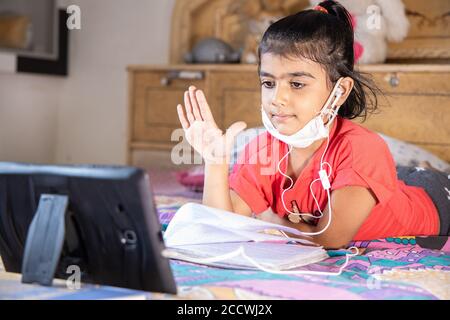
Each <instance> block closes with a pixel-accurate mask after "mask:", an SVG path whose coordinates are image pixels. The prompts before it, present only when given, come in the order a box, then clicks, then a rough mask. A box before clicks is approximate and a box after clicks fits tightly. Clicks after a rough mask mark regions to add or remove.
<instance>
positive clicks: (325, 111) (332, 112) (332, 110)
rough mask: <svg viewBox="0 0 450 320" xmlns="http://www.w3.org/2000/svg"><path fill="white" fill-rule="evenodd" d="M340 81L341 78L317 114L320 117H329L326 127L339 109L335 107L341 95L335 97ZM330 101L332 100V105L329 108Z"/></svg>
mask: <svg viewBox="0 0 450 320" xmlns="http://www.w3.org/2000/svg"><path fill="white" fill-rule="evenodd" d="M342 79H343V77H341V78H339V79H338V81H337V82H336V84H335V85H334V88H333V90H332V91H331V94H330V96H329V97H328V99H327V102H325V105H324V107H323V108H322V109H321V110H320V112H319V115H320V116H327V115H330V116H329V117H328V121H327V122H326V126H329V125H330V123H331V122H332V121H333V120H334V118H335V117H336V116H337V114H338V110H339V107H337V108H335V106H336V104H337V102H338V100H339V99H340V97H341V96H342V94H339V95H337V92H338V90H339V89H340V87H339V86H340V84H341V81H342ZM332 99H334V101H333V103H332V104H331V106H330V102H331V101H332Z"/></svg>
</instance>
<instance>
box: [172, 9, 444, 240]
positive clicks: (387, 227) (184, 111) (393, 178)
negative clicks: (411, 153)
mask: <svg viewBox="0 0 450 320" xmlns="http://www.w3.org/2000/svg"><path fill="white" fill-rule="evenodd" d="M259 76H260V80H261V96H262V108H261V114H262V120H263V124H264V126H265V127H266V129H267V132H266V133H264V134H262V135H260V136H258V138H256V139H254V140H253V141H251V142H250V143H249V144H248V145H247V146H246V149H245V150H244V152H242V155H241V158H240V159H239V161H238V163H237V164H236V165H235V166H234V168H233V171H232V173H231V174H230V175H229V171H228V165H227V162H229V160H230V159H229V158H230V152H231V147H232V144H233V140H234V138H235V137H236V136H237V134H238V133H239V132H240V131H242V130H244V129H245V127H246V125H245V123H243V122H237V123H235V124H233V125H232V126H231V127H230V128H229V129H228V130H227V131H226V133H225V134H223V133H222V131H221V130H220V129H218V127H217V125H216V124H215V122H214V119H213V117H212V114H211V111H210V108H209V106H208V104H207V101H206V98H205V96H204V94H203V92H202V91H201V90H197V89H196V88H195V87H192V86H191V87H190V88H189V90H188V91H187V92H185V96H184V103H185V108H183V107H182V106H181V105H178V106H177V110H178V115H179V118H180V122H181V124H182V126H183V128H184V130H185V133H186V138H187V140H188V141H189V143H190V144H191V145H192V146H193V147H194V149H195V150H196V151H198V152H199V153H200V154H201V155H202V156H203V158H204V160H205V166H206V167H205V184H204V195H203V204H204V205H207V206H211V207H214V208H219V209H223V210H227V211H232V212H235V213H238V214H242V215H246V216H251V215H252V214H256V217H258V218H260V219H263V220H267V221H270V222H274V223H278V224H283V225H286V226H289V227H293V228H296V229H298V230H299V231H301V232H303V233H304V234H305V235H306V236H310V237H312V239H313V241H315V242H317V243H318V244H320V245H322V246H324V247H326V248H340V247H343V246H345V245H347V244H348V243H349V242H350V241H351V240H369V239H377V238H384V237H392V236H405V235H437V234H448V230H449V224H450V223H449V211H450V210H449V205H448V203H449V202H448V199H447V198H446V197H445V191H443V192H441V193H439V192H438V191H437V189H438V187H436V183H437V182H436V181H437V180H439V181H440V183H441V184H440V185H439V186H440V187H439V188H440V189H442V190H444V185H443V184H444V183H446V186H447V188H448V189H450V186H449V184H448V181H449V180H448V179H447V177H446V176H444V174H443V173H438V172H437V171H433V170H420V171H417V170H415V169H414V170H403V173H402V174H403V175H404V177H403V180H405V181H406V180H408V181H409V185H407V184H406V183H405V182H404V181H402V180H400V179H399V178H401V177H400V176H399V177H398V176H397V172H396V166H395V163H394V160H393V158H392V155H391V153H390V152H389V149H388V147H387V145H386V143H385V142H384V141H383V139H382V138H381V137H380V136H379V135H378V134H376V133H374V132H371V131H370V130H368V129H366V128H364V127H362V126H360V125H358V124H356V123H354V122H352V121H350V120H349V119H354V118H356V117H363V118H364V119H365V117H366V116H367V113H368V112H373V111H374V110H376V107H377V99H376V93H377V89H376V87H375V86H373V84H372V82H371V81H370V80H368V79H367V78H365V77H363V76H362V75H361V74H360V73H359V72H357V71H355V70H354V53H353V28H352V24H351V18H350V15H349V13H348V12H347V11H346V10H345V8H344V7H342V6H341V5H340V4H339V3H337V2H335V1H324V2H321V3H320V5H319V6H317V7H315V8H314V9H312V10H305V11H302V12H299V13H297V14H294V15H291V16H288V17H285V18H283V19H281V20H279V21H277V22H275V23H274V24H272V25H271V26H270V27H269V28H268V29H267V31H266V32H265V34H264V36H263V39H262V41H261V43H260V46H259ZM364 89H368V90H364ZM368 93H370V95H368ZM265 158H269V159H270V160H271V161H272V163H274V161H275V164H276V169H277V170H275V171H274V172H273V173H272V174H270V175H268V174H264V166H265V164H263V162H264V163H265V161H262V160H261V159H265ZM444 179H446V181H444ZM433 181H434V182H433ZM433 183H434V185H433ZM445 201H446V202H445ZM267 209H271V210H267ZM440 216H441V217H440Z"/></svg>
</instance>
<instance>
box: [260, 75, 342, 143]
mask: <svg viewBox="0 0 450 320" xmlns="http://www.w3.org/2000/svg"><path fill="white" fill-rule="evenodd" d="M341 80H342V78H340V79H339V80H338V81H337V83H336V85H335V86H334V88H333V91H332V92H331V94H330V96H329V98H328V100H327V102H325V105H324V107H323V108H322V109H321V111H320V113H319V114H318V115H317V116H315V117H314V118H313V119H311V121H309V122H308V123H307V124H306V125H305V126H304V127H303V128H302V129H300V130H299V131H297V132H296V133H294V134H293V135H290V136H287V135H284V134H281V133H280V132H279V131H278V130H277V129H276V128H275V127H274V125H273V124H272V122H271V121H270V119H269V117H268V116H267V114H266V112H265V111H264V109H263V108H261V113H262V121H263V124H264V127H265V128H266V129H267V131H268V132H269V133H270V134H271V135H272V136H274V137H275V138H277V139H278V140H281V141H283V142H284V143H286V144H287V145H290V146H292V147H295V148H306V147H308V146H310V145H311V144H313V143H314V142H315V141H317V140H320V139H323V138H326V137H328V134H329V128H330V125H331V123H332V122H333V120H334V118H335V117H336V115H337V113H338V109H339V107H338V108H337V109H336V110H334V107H335V106H336V103H337V102H338V100H339V98H340V97H341V96H342V93H343V92H342V89H341V88H340V86H339V84H340V83H341ZM333 98H335V99H334V101H333V103H332V104H331V106H330V107H329V108H328V105H329V104H330V102H331V101H332V100H333ZM327 115H329V120H328V122H327V124H326V125H325V124H324V123H323V119H322V117H323V116H327Z"/></svg>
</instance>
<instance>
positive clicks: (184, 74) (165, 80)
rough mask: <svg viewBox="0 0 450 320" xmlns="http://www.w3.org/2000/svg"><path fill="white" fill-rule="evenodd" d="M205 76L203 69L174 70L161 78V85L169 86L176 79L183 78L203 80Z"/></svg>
mask: <svg viewBox="0 0 450 320" xmlns="http://www.w3.org/2000/svg"><path fill="white" fill-rule="evenodd" d="M204 77H205V75H204V72H203V71H178V70H173V71H169V72H167V75H166V76H165V77H162V78H161V85H163V86H168V85H170V83H171V82H172V80H175V79H181V80H203V78H204Z"/></svg>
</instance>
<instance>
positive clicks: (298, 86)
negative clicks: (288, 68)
mask: <svg viewBox="0 0 450 320" xmlns="http://www.w3.org/2000/svg"><path fill="white" fill-rule="evenodd" d="M304 86H305V85H304V84H303V83H301V82H291V87H292V88H294V89H301V88H303V87H304Z"/></svg>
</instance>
